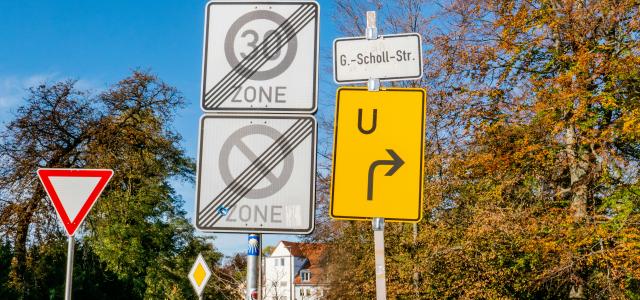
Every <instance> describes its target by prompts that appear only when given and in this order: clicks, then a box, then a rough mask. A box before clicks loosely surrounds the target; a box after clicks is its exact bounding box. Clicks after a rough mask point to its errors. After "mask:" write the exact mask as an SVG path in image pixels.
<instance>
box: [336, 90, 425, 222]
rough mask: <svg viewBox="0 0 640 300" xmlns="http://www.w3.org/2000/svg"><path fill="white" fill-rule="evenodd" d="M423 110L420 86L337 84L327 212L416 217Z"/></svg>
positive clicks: (340, 215)
mask: <svg viewBox="0 0 640 300" xmlns="http://www.w3.org/2000/svg"><path fill="white" fill-rule="evenodd" d="M425 112H426V92H425V90H424V89H400V88H389V89H380V91H377V92H370V91H368V90H367V89H366V88H354V87H347V88H340V89H338V92H337V99H336V115H335V129H334V141H333V145H334V146H333V147H334V149H333V176H332V184H331V209H330V210H331V217H333V218H336V219H347V220H363V219H371V218H384V219H385V220H387V221H402V222H418V221H420V219H421V218H422V190H423V180H424V179H423V161H424V159H423V157H424V139H425Z"/></svg>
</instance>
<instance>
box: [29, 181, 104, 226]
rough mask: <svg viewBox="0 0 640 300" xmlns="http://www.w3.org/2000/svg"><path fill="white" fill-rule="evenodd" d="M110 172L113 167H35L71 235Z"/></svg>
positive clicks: (95, 198) (100, 190)
mask: <svg viewBox="0 0 640 300" xmlns="http://www.w3.org/2000/svg"><path fill="white" fill-rule="evenodd" d="M111 176H113V171H112V170H93V169H39V170H38V177H40V181H42V185H43V186H44V189H45V191H46V192H47V195H49V199H51V202H52V203H53V207H54V208H55V209H56V212H57V213H58V217H59V218H60V221H61V222H62V225H64V228H65V229H66V230H67V234H68V235H70V236H71V235H73V234H74V233H75V231H76V230H77V229H78V227H80V224H82V221H84V218H85V217H86V216H87V214H88V213H89V211H90V210H91V207H93V204H94V203H95V202H96V200H97V199H98V197H99V196H100V194H101V193H102V190H104V188H105V186H106V185H107V182H109V179H111Z"/></svg>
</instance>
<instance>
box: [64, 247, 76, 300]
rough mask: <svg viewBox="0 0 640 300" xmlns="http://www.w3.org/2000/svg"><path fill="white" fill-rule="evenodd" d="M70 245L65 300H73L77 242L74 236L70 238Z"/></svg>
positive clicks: (68, 248)
mask: <svg viewBox="0 0 640 300" xmlns="http://www.w3.org/2000/svg"><path fill="white" fill-rule="evenodd" d="M68 241H69V243H68V246H67V280H66V284H65V287H64V299H65V300H71V284H72V282H73V254H74V248H75V247H74V246H75V241H74V239H73V235H70V236H69V239H68Z"/></svg>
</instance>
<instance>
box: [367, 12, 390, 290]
mask: <svg viewBox="0 0 640 300" xmlns="http://www.w3.org/2000/svg"><path fill="white" fill-rule="evenodd" d="M366 35H367V40H376V39H378V28H377V25H376V12H375V11H368V12H367V32H366ZM367 88H368V89H369V91H370V92H378V91H380V79H378V78H369V81H368V82H367ZM371 225H372V228H373V249H374V252H375V262H376V299H377V300H383V299H385V300H386V299H387V278H386V272H385V267H384V218H377V217H376V218H373V220H372V223H371Z"/></svg>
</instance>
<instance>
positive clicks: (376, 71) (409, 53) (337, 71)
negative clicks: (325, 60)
mask: <svg viewBox="0 0 640 300" xmlns="http://www.w3.org/2000/svg"><path fill="white" fill-rule="evenodd" d="M421 77H422V39H421V38H420V35H419V34H417V33H406V34H393V35H384V36H380V37H379V38H378V39H375V40H369V39H367V38H365V37H355V38H339V39H336V40H334V42H333V78H334V80H335V81H336V83H338V84H342V83H357V82H367V81H368V80H369V79H380V80H409V79H420V78H421Z"/></svg>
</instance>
